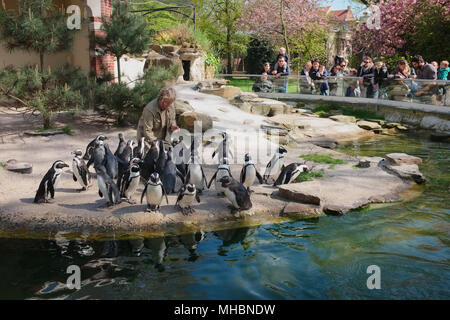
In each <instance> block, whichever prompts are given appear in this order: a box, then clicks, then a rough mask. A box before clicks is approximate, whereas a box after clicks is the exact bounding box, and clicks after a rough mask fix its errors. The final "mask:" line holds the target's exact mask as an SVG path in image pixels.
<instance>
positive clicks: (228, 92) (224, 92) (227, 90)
mask: <svg viewBox="0 0 450 320" xmlns="http://www.w3.org/2000/svg"><path fill="white" fill-rule="evenodd" d="M200 92H201V93H206V94H214V95H216V96H219V97H222V98H230V97H232V96H235V95H238V94H240V93H241V89H240V88H238V87H233V86H222V87H220V88H216V89H201V90H200Z"/></svg>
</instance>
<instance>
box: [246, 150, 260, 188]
mask: <svg viewBox="0 0 450 320" xmlns="http://www.w3.org/2000/svg"><path fill="white" fill-rule="evenodd" d="M255 178H258V181H259V183H261V184H262V183H263V178H262V177H261V174H260V173H259V172H258V170H257V169H256V166H255V164H254V163H253V161H252V157H250V155H249V154H248V153H246V154H245V162H244V166H243V167H242V170H241V183H242V184H243V185H244V187H246V188H247V191H248V192H252V191H251V190H250V187H251V186H252V185H253V183H254V182H255Z"/></svg>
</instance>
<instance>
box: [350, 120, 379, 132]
mask: <svg viewBox="0 0 450 320" xmlns="http://www.w3.org/2000/svg"><path fill="white" fill-rule="evenodd" d="M356 124H357V125H358V127H360V128H362V129H365V130H374V129H381V126H380V125H379V124H378V123H376V122H370V121H366V120H361V121H358V122H357V123H356Z"/></svg>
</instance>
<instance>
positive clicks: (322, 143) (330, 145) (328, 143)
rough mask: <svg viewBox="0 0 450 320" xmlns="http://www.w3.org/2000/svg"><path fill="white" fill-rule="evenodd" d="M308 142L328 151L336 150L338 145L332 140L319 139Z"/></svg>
mask: <svg viewBox="0 0 450 320" xmlns="http://www.w3.org/2000/svg"><path fill="white" fill-rule="evenodd" d="M308 142H310V143H312V144H314V145H316V146H318V147H321V148H326V149H334V148H336V147H337V145H338V143H337V141H334V140H331V139H326V138H324V139H319V140H308Z"/></svg>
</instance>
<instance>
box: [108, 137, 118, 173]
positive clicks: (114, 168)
mask: <svg viewBox="0 0 450 320" xmlns="http://www.w3.org/2000/svg"><path fill="white" fill-rule="evenodd" d="M104 146H105V168H106V172H107V173H108V175H109V176H110V177H111V179H117V175H118V171H119V167H118V162H117V159H116V156H114V155H113V153H112V152H111V150H110V149H109V145H108V144H107V143H105V145H104Z"/></svg>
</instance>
